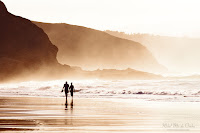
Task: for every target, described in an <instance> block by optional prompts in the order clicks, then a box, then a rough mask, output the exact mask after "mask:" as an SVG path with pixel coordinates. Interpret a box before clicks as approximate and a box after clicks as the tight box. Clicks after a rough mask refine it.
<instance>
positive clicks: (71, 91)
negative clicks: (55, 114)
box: [69, 83, 75, 104]
mask: <svg viewBox="0 0 200 133" xmlns="http://www.w3.org/2000/svg"><path fill="white" fill-rule="evenodd" d="M69 90H70V93H71V97H72V99H73V95H74V91H75V89H74V86H73V84H72V83H71V85H70V87H69ZM72 104H73V100H72Z"/></svg>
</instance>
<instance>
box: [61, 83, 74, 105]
mask: <svg viewBox="0 0 200 133" xmlns="http://www.w3.org/2000/svg"><path fill="white" fill-rule="evenodd" d="M63 91H65V96H66V105H67V94H68V92H70V94H71V97H72V102H71V105H73V95H74V91H75V89H74V85H73V84H72V83H71V85H70V86H69V84H68V83H67V81H66V83H65V84H64V86H63V88H62V91H61V92H63Z"/></svg>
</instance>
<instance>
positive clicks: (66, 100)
mask: <svg viewBox="0 0 200 133" xmlns="http://www.w3.org/2000/svg"><path fill="white" fill-rule="evenodd" d="M65 97H66V103H65V105H67V93H65Z"/></svg>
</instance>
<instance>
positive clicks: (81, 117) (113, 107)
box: [0, 97, 200, 133]
mask: <svg viewBox="0 0 200 133" xmlns="http://www.w3.org/2000/svg"><path fill="white" fill-rule="evenodd" d="M199 104H200V103H186V102H185V103H183V102H182V103H181V102H179V103H178V102H176V103H175V102H152V101H150V102H147V101H138V100H134V99H132V100H126V99H100V98H99V99H95V98H94V99H91V98H75V99H74V100H73V106H72V105H71V99H68V106H67V107H66V105H65V98H44V97H1V98H0V132H66V131H67V132H68V133H79V132H80V133H99V132H101V133H107V132H130V133H132V132H139V133H149V132H152V133H159V132H165V133H166V132H170V133H171V132H176V133H177V132H180V133H184V132H187V133H188V132H192V133H193V132H197V133H198V132H200V106H199Z"/></svg>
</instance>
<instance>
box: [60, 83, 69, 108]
mask: <svg viewBox="0 0 200 133" xmlns="http://www.w3.org/2000/svg"><path fill="white" fill-rule="evenodd" d="M63 89H64V90H65V96H66V105H67V94H68V92H69V90H68V89H69V84H67V81H66V83H65V84H64V86H63ZM63 89H62V91H61V92H63Z"/></svg>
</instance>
